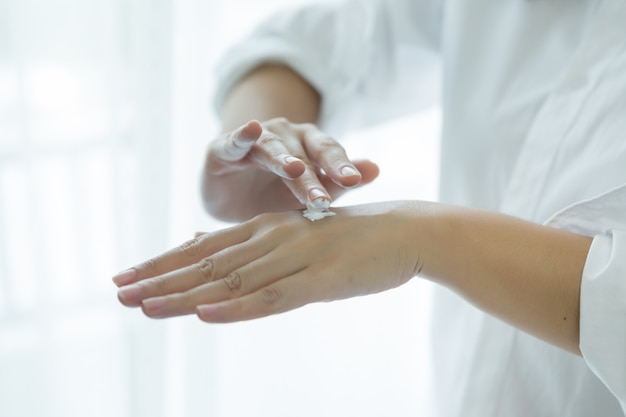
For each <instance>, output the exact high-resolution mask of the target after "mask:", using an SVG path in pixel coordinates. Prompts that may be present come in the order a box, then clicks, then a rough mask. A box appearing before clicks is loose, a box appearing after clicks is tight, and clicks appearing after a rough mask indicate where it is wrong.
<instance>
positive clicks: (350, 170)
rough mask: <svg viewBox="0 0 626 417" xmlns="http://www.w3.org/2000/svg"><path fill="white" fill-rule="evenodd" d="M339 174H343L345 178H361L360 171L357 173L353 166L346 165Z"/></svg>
mask: <svg viewBox="0 0 626 417" xmlns="http://www.w3.org/2000/svg"><path fill="white" fill-rule="evenodd" d="M339 172H340V173H341V175H343V176H345V177H353V176H355V175H358V176H359V177H360V176H361V173H360V172H359V171H357V170H356V169H354V168H353V167H351V166H348V165H346V166H345V167H343V168H341V169H340V170H339Z"/></svg>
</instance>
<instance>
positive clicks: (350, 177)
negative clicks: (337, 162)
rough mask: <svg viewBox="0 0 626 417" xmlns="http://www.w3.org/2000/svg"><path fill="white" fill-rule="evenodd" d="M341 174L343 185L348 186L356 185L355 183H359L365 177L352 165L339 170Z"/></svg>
mask: <svg viewBox="0 0 626 417" xmlns="http://www.w3.org/2000/svg"><path fill="white" fill-rule="evenodd" d="M339 174H341V177H340V181H341V185H343V186H346V187H354V186H355V185H358V184H359V183H360V182H361V179H362V178H363V176H362V175H361V173H360V172H359V171H358V170H357V169H356V168H355V167H354V166H352V165H345V166H343V167H342V168H341V169H340V170H339Z"/></svg>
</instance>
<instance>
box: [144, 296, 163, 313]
mask: <svg viewBox="0 0 626 417" xmlns="http://www.w3.org/2000/svg"><path fill="white" fill-rule="evenodd" d="M141 304H142V305H143V309H144V311H145V313H146V314H147V315H149V316H151V317H160V316H163V314H162V313H163V312H164V310H165V308H164V307H165V306H166V305H167V297H153V298H148V299H147V300H143V302H142V303H141Z"/></svg>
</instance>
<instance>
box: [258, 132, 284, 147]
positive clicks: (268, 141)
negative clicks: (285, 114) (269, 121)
mask: <svg viewBox="0 0 626 417" xmlns="http://www.w3.org/2000/svg"><path fill="white" fill-rule="evenodd" d="M279 141H280V139H279V138H278V136H276V135H272V134H265V135H263V136H261V137H260V138H259V139H258V140H257V141H256V143H257V145H259V146H268V145H272V144H274V143H277V142H279Z"/></svg>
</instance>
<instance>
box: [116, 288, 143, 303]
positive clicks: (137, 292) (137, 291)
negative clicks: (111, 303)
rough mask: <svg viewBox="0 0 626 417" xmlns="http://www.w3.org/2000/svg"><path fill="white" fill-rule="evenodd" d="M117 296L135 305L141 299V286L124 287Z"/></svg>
mask: <svg viewBox="0 0 626 417" xmlns="http://www.w3.org/2000/svg"><path fill="white" fill-rule="evenodd" d="M117 296H118V298H119V299H120V300H122V301H125V302H127V303H135V302H137V301H139V299H140V298H141V285H129V286H127V287H123V288H121V289H120V290H119V291H118V292H117Z"/></svg>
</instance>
